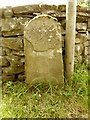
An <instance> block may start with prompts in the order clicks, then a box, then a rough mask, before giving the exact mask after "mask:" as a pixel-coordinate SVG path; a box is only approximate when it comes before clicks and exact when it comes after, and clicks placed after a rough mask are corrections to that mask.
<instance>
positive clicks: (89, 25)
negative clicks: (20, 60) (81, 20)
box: [88, 18, 90, 28]
mask: <svg viewBox="0 0 90 120" xmlns="http://www.w3.org/2000/svg"><path fill="white" fill-rule="evenodd" d="M88 28H90V18H89V19H88Z"/></svg>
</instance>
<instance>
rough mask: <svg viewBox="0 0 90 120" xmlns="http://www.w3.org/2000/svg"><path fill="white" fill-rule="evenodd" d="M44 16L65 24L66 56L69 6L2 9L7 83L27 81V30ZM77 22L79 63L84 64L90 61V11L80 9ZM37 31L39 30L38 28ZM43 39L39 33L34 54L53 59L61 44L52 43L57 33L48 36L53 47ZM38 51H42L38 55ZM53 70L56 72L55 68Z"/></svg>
mask: <svg viewBox="0 0 90 120" xmlns="http://www.w3.org/2000/svg"><path fill="white" fill-rule="evenodd" d="M41 14H46V15H50V16H52V17H54V18H55V19H57V21H58V23H60V24H61V34H62V41H61V43H62V50H63V56H64V40H65V35H66V6H65V5H58V6H55V5H46V4H44V5H43V4H39V5H25V6H17V7H10V6H9V7H6V8H0V31H1V32H0V69H1V68H2V71H1V72H0V78H2V80H3V81H5V80H14V81H15V80H24V79H25V77H26V76H25V67H24V66H25V54H24V28H25V27H26V25H27V24H28V22H29V21H30V20H32V19H33V18H35V17H36V16H38V15H41ZM76 22H77V24H76V41H75V46H76V47H75V63H76V64H77V63H79V62H81V61H82V60H83V59H87V61H89V58H90V9H89V8H86V7H82V6H77V19H76ZM47 24H48V22H47ZM49 24H50V23H49ZM49 24H48V25H49ZM39 25H40V24H39ZM39 25H37V29H38V30H39ZM35 27H36V26H35ZM43 28H44V27H42V28H41V29H42V30H43ZM33 30H34V31H35V28H34V29H33ZM33 30H32V31H31V33H32V32H33ZM38 30H37V31H36V33H37V32H38V33H39V32H40V30H39V31H38ZM31 33H30V32H29V36H30V35H33V34H34V33H33V34H31ZM36 33H35V36H36ZM1 36H2V37H1ZM35 36H34V37H35ZM42 36H43V34H41V36H39V34H37V38H39V37H40V38H41V42H40V39H39V41H38V42H37V41H32V40H31V43H32V45H31V48H32V49H33V51H34V53H33V55H37V56H40V55H41V56H42V53H43V52H44V56H43V57H45V56H48V57H49V55H53V54H55V55H56V53H53V52H52V51H53V50H54V48H55V47H54V43H55V44H57V43H58V42H56V41H57V40H54V37H53V40H52V41H50V39H51V36H55V33H53V35H52V34H51V35H50V36H49V33H48V34H47V35H46V34H45V36H46V39H48V37H50V38H49V39H48V40H49V41H48V43H49V44H47V42H46V39H43V42H42ZM34 37H33V39H34ZM35 39H36V38H35ZM61 43H60V44H61ZM29 44H30V43H29ZM38 46H40V47H41V48H42V49H40V47H38ZM55 46H57V45H55ZM32 49H31V50H32ZM48 49H49V51H48ZM40 50H41V51H40ZM37 51H39V52H38V54H37ZM33 57H34V56H33ZM46 58H47V57H46ZM50 60H51V59H50ZM37 61H38V62H39V58H38V60H37ZM46 61H47V60H46ZM52 62H53V61H52ZM34 64H36V63H34ZM42 64H43V61H42ZM53 64H55V63H53ZM57 64H58V63H57ZM30 65H31V64H30ZM40 65H41V64H39V66H40ZM52 67H53V69H54V65H53V66H52ZM45 69H46V68H45ZM53 74H54V73H53Z"/></svg>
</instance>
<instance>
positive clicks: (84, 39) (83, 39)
mask: <svg viewBox="0 0 90 120" xmlns="http://www.w3.org/2000/svg"><path fill="white" fill-rule="evenodd" d="M76 39H78V41H79V40H80V43H84V42H86V41H87V39H88V37H87V35H86V34H82V33H78V34H77V35H76Z"/></svg>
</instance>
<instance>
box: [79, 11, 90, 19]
mask: <svg viewBox="0 0 90 120" xmlns="http://www.w3.org/2000/svg"><path fill="white" fill-rule="evenodd" d="M77 16H80V17H86V18H90V13H84V12H77Z"/></svg>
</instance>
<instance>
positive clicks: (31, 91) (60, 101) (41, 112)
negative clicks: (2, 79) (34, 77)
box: [2, 64, 88, 118]
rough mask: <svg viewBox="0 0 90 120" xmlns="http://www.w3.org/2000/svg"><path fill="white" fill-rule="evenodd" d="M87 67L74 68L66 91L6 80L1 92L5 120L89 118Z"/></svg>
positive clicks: (42, 85)
mask: <svg viewBox="0 0 90 120" xmlns="http://www.w3.org/2000/svg"><path fill="white" fill-rule="evenodd" d="M87 86H88V70H87V65H85V64H82V65H78V66H76V67H75V72H74V76H73V79H72V84H71V85H68V84H67V85H66V86H65V87H63V88H61V89H60V88H59V86H51V85H47V84H38V85H37V86H34V87H31V88H29V87H28V86H27V85H26V84H25V83H24V82H20V81H17V82H11V81H7V82H6V83H4V84H3V87H2V88H3V89H2V91H3V92H2V118H66V117H68V118H70V117H74V118H75V117H88V87H87Z"/></svg>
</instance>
